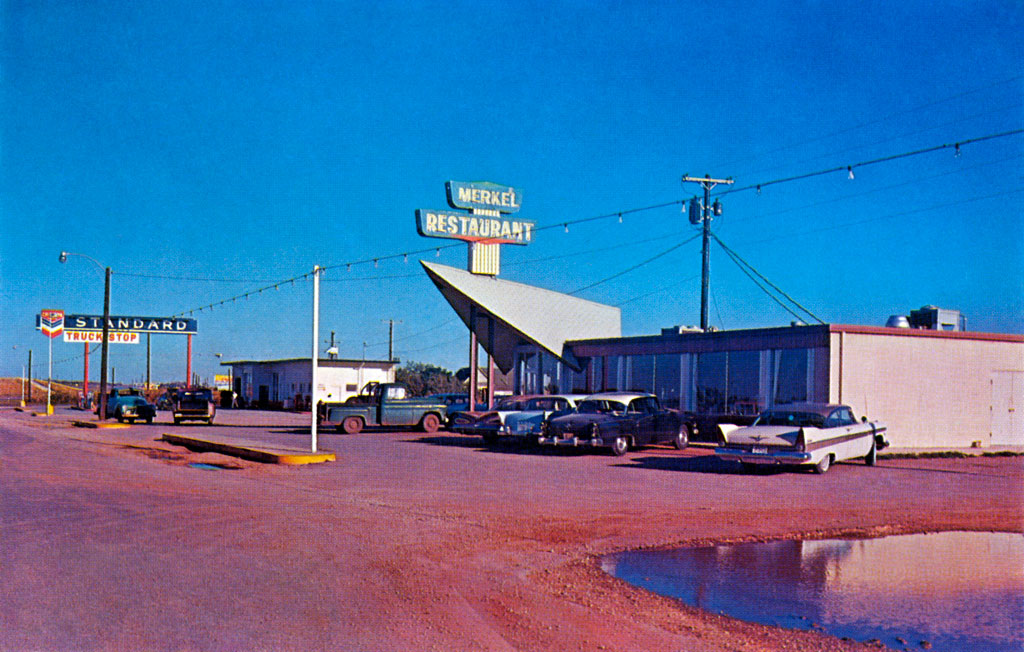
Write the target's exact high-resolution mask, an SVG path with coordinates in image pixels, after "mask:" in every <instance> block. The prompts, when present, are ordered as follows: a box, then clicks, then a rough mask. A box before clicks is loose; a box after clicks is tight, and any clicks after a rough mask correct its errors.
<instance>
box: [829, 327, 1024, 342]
mask: <svg viewBox="0 0 1024 652" xmlns="http://www.w3.org/2000/svg"><path fill="white" fill-rule="evenodd" d="M828 328H829V332H832V333H853V334H856V335H888V336H893V337H932V338H940V339H950V340H975V341H979V342H1017V343H1021V344H1024V335H1011V334H1007V333H978V332H974V331H935V330H931V329H925V328H890V327H887V326H856V325H851V324H829V325H828Z"/></svg>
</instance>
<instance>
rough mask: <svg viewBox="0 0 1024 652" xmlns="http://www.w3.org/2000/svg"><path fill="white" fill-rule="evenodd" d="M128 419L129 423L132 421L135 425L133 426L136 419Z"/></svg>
mask: <svg viewBox="0 0 1024 652" xmlns="http://www.w3.org/2000/svg"><path fill="white" fill-rule="evenodd" d="M127 421H128V423H130V424H131V425H133V426H134V425H135V419H128V420H127Z"/></svg>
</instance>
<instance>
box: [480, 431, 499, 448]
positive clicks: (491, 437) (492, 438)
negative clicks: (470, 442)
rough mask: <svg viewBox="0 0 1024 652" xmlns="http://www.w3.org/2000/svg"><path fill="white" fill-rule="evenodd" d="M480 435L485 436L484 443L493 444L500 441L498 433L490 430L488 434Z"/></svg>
mask: <svg viewBox="0 0 1024 652" xmlns="http://www.w3.org/2000/svg"><path fill="white" fill-rule="evenodd" d="M480 437H481V438H483V440H484V443H485V444H487V445H488V446H493V445H494V444H496V443H498V435H497V434H496V433H493V432H488V433H486V434H483V435H480Z"/></svg>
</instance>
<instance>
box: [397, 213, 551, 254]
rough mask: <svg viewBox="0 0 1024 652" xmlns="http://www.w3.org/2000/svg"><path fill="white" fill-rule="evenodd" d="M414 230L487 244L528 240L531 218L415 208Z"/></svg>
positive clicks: (516, 242)
mask: <svg viewBox="0 0 1024 652" xmlns="http://www.w3.org/2000/svg"><path fill="white" fill-rule="evenodd" d="M416 231H418V232H419V234H420V235H422V236H427V237H429V238H453V239H455V240H467V241H469V242H486V243H488V244H517V245H525V244H530V240H531V238H532V237H533V222H527V221H525V220H506V219H499V218H497V217H488V216H486V215H469V214H466V213H456V212H454V211H435V210H428V209H418V210H417V211H416Z"/></svg>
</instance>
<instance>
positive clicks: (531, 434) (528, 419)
mask: <svg viewBox="0 0 1024 652" xmlns="http://www.w3.org/2000/svg"><path fill="white" fill-rule="evenodd" d="M587 396H588V395H587V394H551V395H550V396H537V397H534V398H532V399H530V400H529V402H527V404H526V406H525V407H524V409H523V410H522V411H520V412H512V413H511V414H509V415H508V416H506V417H505V423H504V424H502V426H501V428H500V430H499V431H498V434H499V435H501V436H508V437H525V438H529V439H535V438H536V437H539V436H540V434H541V429H542V426H543V425H544V420H545V419H547V418H548V417H550V416H551V415H552V414H555V413H559V414H567V413H569V412H572V411H573V410H575V409H576V404H577V403H578V402H580V401H582V400H583V399H584V398H586V397H587Z"/></svg>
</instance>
